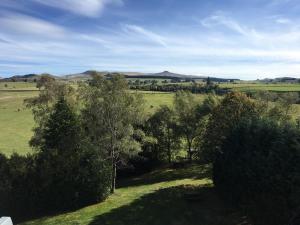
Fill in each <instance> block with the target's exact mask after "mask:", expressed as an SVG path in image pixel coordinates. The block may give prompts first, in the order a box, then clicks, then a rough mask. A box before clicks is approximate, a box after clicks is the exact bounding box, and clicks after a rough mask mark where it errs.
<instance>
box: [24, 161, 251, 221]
mask: <svg viewBox="0 0 300 225" xmlns="http://www.w3.org/2000/svg"><path fill="white" fill-rule="evenodd" d="M209 171H210V168H209V167H208V166H200V165H193V166H190V167H188V168H184V169H178V170H174V169H162V170H157V171H154V172H152V173H150V174H146V175H144V176H141V177H138V178H132V179H128V180H124V181H121V182H120V183H119V188H117V190H116V192H115V194H113V195H111V196H110V197H109V198H108V199H107V200H106V201H104V202H102V203H99V204H95V205H91V206H88V207H85V208H82V209H79V210H77V211H74V212H69V213H63V214H60V215H57V216H53V217H45V218H41V219H37V220H33V221H29V222H26V223H23V224H22V225H58V224H65V225H67V224H74V225H75V224H76V225H79V224H86V225H196V224H198V225H199V224H200V225H201V224H203V225H238V224H242V223H243V222H245V223H243V224H245V225H247V224H248V223H247V222H246V221H245V218H244V217H243V216H242V215H241V214H240V213H239V212H237V211H235V210H233V209H231V208H230V207H228V206H226V205H224V204H223V203H222V201H221V200H220V199H219V198H218V197H217V195H216V194H215V191H214V188H213V187H212V184H211V180H210V179H209ZM191 196H193V198H191ZM192 199H194V200H192Z"/></svg>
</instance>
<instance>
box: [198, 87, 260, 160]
mask: <svg viewBox="0 0 300 225" xmlns="http://www.w3.org/2000/svg"><path fill="white" fill-rule="evenodd" d="M260 110H261V108H260V107H259V106H258V104H257V103H256V102H254V101H253V100H251V99H250V98H248V97H247V96H246V95H245V94H242V93H235V92H233V93H229V94H227V95H226V96H225V97H224V98H223V99H222V101H221V102H220V104H219V105H217V106H216V107H215V108H214V109H213V111H212V114H211V116H210V117H209V120H208V123H207V125H206V128H205V132H204V134H203V136H202V141H201V143H200V150H201V153H200V155H201V156H202V157H204V158H205V159H206V160H208V161H214V157H215V153H216V152H218V151H220V147H221V145H222V143H223V142H224V140H226V138H227V135H228V133H229V132H230V131H231V130H232V129H233V127H234V126H235V125H236V124H238V123H239V121H240V120H242V119H244V118H252V117H257V116H258V115H259V114H260Z"/></svg>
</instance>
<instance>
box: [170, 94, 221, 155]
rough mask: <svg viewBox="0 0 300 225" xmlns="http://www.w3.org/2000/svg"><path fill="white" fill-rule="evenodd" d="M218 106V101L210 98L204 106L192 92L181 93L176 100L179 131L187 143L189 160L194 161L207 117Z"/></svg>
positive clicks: (176, 96) (175, 106)
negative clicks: (196, 141) (194, 154)
mask: <svg viewBox="0 0 300 225" xmlns="http://www.w3.org/2000/svg"><path fill="white" fill-rule="evenodd" d="M216 104H217V100H216V99H215V98H214V97H212V95H211V96H209V97H208V98H207V99H206V100H205V101H204V102H203V103H202V104H201V103H200V102H198V101H197V100H196V99H195V97H194V96H193V95H192V94H191V93H190V92H183V91H179V92H177V93H176V95H175V98H174V110H175V115H176V120H177V123H178V129H179V130H180V133H181V135H182V137H183V138H184V139H185V141H186V143H187V153H188V158H189V160H192V155H193V152H192V149H193V148H195V146H194V142H195V139H196V138H197V137H199V136H200V135H201V133H202V131H203V129H204V127H205V123H206V118H207V117H206V116H207V115H208V114H209V113H210V112H211V110H212V109H213V108H214V107H215V105H216Z"/></svg>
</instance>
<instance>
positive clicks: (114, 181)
mask: <svg viewBox="0 0 300 225" xmlns="http://www.w3.org/2000/svg"><path fill="white" fill-rule="evenodd" d="M116 176H117V165H116V162H115V159H114V158H113V159H112V177H111V189H110V193H111V194H113V193H114V192H115V189H116Z"/></svg>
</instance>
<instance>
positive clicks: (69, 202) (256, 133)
mask: <svg viewBox="0 0 300 225" xmlns="http://www.w3.org/2000/svg"><path fill="white" fill-rule="evenodd" d="M37 87H38V88H39V89H40V92H39V96H38V97H35V98H31V99H27V100H26V102H25V103H26V105H27V107H29V108H30V109H31V110H32V112H33V115H34V120H35V122H36V126H35V128H34V136H33V137H32V139H31V140H30V145H31V146H32V147H33V149H34V153H32V154H28V155H26V156H20V155H18V154H13V155H12V156H10V157H6V156H4V155H2V154H0V182H1V186H0V199H1V202H0V211H1V212H3V213H7V214H9V215H11V216H16V217H17V218H19V219H24V218H26V217H27V218H28V216H38V215H42V214H45V213H49V212H53V211H57V210H70V209H75V208H78V207H81V206H84V205H87V204H90V203H95V202H99V201H102V200H104V199H105V198H106V197H107V196H109V194H111V193H113V192H114V190H115V187H116V185H117V180H118V179H117V178H120V177H121V176H128V175H131V174H139V173H143V172H147V171H149V170H151V169H153V168H155V167H157V166H159V165H162V164H169V165H172V163H173V166H178V165H184V164H186V163H189V162H191V161H194V162H198V163H209V164H212V168H213V171H212V172H213V177H212V179H213V181H214V184H215V188H216V190H217V192H218V193H219V194H220V196H222V197H223V198H224V200H225V201H228V202H230V203H232V204H235V205H236V206H237V207H241V208H242V209H243V210H245V212H246V213H247V214H248V215H249V216H251V218H253V220H254V222H255V224H264V225H265V224H270V225H271V224H272V225H276V224H278V225H281V224H286V223H287V222H289V220H293V218H294V219H295V218H297V212H298V209H299V207H300V180H299V177H300V167H299V165H300V163H299V162H300V130H299V126H298V124H297V123H296V122H295V120H294V119H293V118H292V117H291V110H292V106H291V104H290V103H289V102H286V104H285V105H284V104H269V102H268V101H266V100H265V99H263V98H261V99H256V100H254V99H251V98H250V97H248V96H246V95H245V94H242V93H238V92H237V93H236V92H231V93H228V94H226V95H225V96H224V97H222V98H221V97H217V96H216V95H214V94H209V95H206V96H205V98H204V100H203V101H198V100H197V99H196V98H195V96H194V95H193V94H192V93H191V92H189V91H177V92H176V93H175V96H174V102H173V107H168V106H164V105H163V106H160V107H159V108H158V109H157V110H156V111H155V112H154V113H153V114H151V115H149V114H147V113H146V112H145V107H144V100H143V97H142V95H141V94H139V93H132V92H130V91H129V87H128V84H127V82H126V80H125V79H124V78H123V77H122V76H113V77H110V78H104V77H102V76H100V75H98V74H96V73H95V74H93V79H92V80H90V81H88V82H87V83H81V84H80V85H79V87H76V88H74V87H72V86H70V85H68V84H65V83H60V82H57V81H55V80H54V79H52V78H51V77H47V76H45V77H43V78H41V79H40V80H39V81H38V82H37ZM182 152H185V153H186V154H185V155H186V157H182V155H183V154H182ZM200 172H201V171H199V173H200ZM24 208H26V211H25V210H24Z"/></svg>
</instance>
